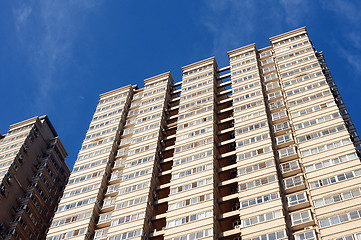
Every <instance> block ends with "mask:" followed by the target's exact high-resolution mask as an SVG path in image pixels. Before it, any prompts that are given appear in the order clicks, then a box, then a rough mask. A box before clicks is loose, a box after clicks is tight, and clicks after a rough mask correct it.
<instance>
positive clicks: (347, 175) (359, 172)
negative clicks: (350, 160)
mask: <svg viewBox="0 0 361 240" xmlns="http://www.w3.org/2000/svg"><path fill="white" fill-rule="evenodd" d="M360 175H361V169H357V170H354V171H351V172H347V173H342V174H339V175H337V176H334V177H328V178H324V179H321V180H317V181H314V182H310V188H311V189H314V188H319V187H322V186H327V185H330V184H334V183H337V182H341V181H344V180H348V179H351V178H354V177H356V176H360Z"/></svg>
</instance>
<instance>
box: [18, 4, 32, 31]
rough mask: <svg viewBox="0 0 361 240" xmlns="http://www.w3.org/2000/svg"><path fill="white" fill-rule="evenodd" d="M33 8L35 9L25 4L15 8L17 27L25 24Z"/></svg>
mask: <svg viewBox="0 0 361 240" xmlns="http://www.w3.org/2000/svg"><path fill="white" fill-rule="evenodd" d="M32 10H33V9H32V7H30V6H24V5H23V6H21V7H19V8H18V9H16V10H14V15H15V18H16V27H17V28H19V27H21V25H23V24H24V23H25V22H26V20H27V19H28V17H29V15H30V14H31V12H32Z"/></svg>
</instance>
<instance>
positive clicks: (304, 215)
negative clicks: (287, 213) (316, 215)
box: [291, 210, 312, 225]
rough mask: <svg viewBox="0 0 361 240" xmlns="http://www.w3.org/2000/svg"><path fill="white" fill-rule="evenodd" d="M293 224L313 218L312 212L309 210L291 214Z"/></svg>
mask: <svg viewBox="0 0 361 240" xmlns="http://www.w3.org/2000/svg"><path fill="white" fill-rule="evenodd" d="M291 220H292V225H297V224H301V223H304V222H308V221H311V220H312V217H311V212H310V211H309V210H307V211H303V212H299V213H295V214H291Z"/></svg>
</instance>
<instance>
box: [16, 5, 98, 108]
mask: <svg viewBox="0 0 361 240" xmlns="http://www.w3.org/2000/svg"><path fill="white" fill-rule="evenodd" d="M97 6H98V2H97V1H85V0H84V1H83V0H78V1H70V0H68V1H66V0H64V1H47V0H40V1H33V2H30V1H29V2H25V3H24V4H23V5H21V6H20V7H17V8H15V9H14V10H13V15H14V21H15V26H16V33H17V37H18V40H19V43H20V47H21V49H22V50H23V52H24V53H25V55H26V58H27V60H28V63H29V66H30V67H31V68H32V70H33V73H32V74H33V76H34V78H35V82H34V84H35V85H37V87H36V88H37V89H39V92H38V93H37V94H36V96H35V97H36V98H37V99H36V102H35V103H34V105H35V106H37V107H38V108H45V106H48V107H49V103H51V102H49V101H51V97H50V96H51V93H52V92H53V91H54V90H55V89H56V88H57V87H58V86H60V85H62V84H63V81H64V82H65V81H66V79H62V81H59V79H58V78H57V76H58V74H59V73H60V72H62V71H64V69H66V68H67V67H68V66H69V62H70V60H71V58H72V51H73V49H72V48H73V47H74V42H75V41H76V40H77V37H78V32H79V30H81V29H82V28H83V27H84V25H85V20H86V17H87V15H89V13H90V12H92V11H93V10H96V8H97ZM43 102H46V104H45V103H44V105H43ZM42 106H43V107H42ZM50 107H51V106H50ZM42 110H44V109H42Z"/></svg>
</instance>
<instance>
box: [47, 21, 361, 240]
mask: <svg viewBox="0 0 361 240" xmlns="http://www.w3.org/2000/svg"><path fill="white" fill-rule="evenodd" d="M270 43H271V44H270V46H269V47H266V48H263V49H257V48H256V46H255V45H254V44H251V45H248V46H244V47H241V48H239V49H236V50H233V51H230V52H228V55H229V59H230V63H229V66H226V67H223V68H218V66H217V63H216V60H215V58H209V59H206V60H203V61H200V62H197V63H194V64H191V65H188V66H185V67H183V68H182V70H183V77H182V81H180V82H177V83H174V82H173V79H172V76H171V74H170V73H164V74H161V75H158V76H155V77H152V78H149V79H146V80H145V81H144V87H143V88H141V89H139V88H138V87H137V86H131V85H129V86H126V87H122V88H119V89H116V90H113V91H110V92H107V93H104V94H102V95H100V99H99V103H98V106H97V108H96V111H95V113H94V116H93V118H92V121H91V123H90V126H89V129H88V132H87V134H86V137H85V139H84V141H83V144H82V147H81V150H80V152H79V155H78V158H77V161H76V163H75V165H74V169H73V172H72V174H71V176H70V180H69V183H68V184H67V186H66V188H65V191H64V195H63V197H62V199H61V201H60V204H59V208H58V210H57V212H56V214H55V217H54V219H53V222H52V225H51V228H50V230H49V232H48V235H47V240H58V239H97V240H100V239H108V240H120V239H153V240H161V239H166V240H194V239H201V238H202V239H203V238H204V239H224V240H228V239H236V240H238V239H242V240H248V239H252V240H275V239H296V240H301V239H308V240H311V239H340V240H341V239H355V240H356V239H357V240H359V239H361V228H360V227H359V226H361V192H360V191H361V189H360V186H361V185H360V183H361V164H360V153H359V149H360V139H359V137H358V136H357V134H356V131H355V128H354V126H353V124H352V122H351V120H350V118H349V115H348V113H347V111H346V108H345V106H344V104H343V102H342V99H341V97H340V95H339V93H338V90H337V87H336V86H335V84H334V81H333V79H332V76H331V75H330V72H329V70H328V68H327V65H326V63H325V60H324V57H323V54H322V52H317V51H315V49H314V47H313V46H312V43H311V41H310V40H309V38H308V34H307V31H306V29H305V28H300V29H296V30H294V31H291V32H287V33H284V34H281V35H279V36H276V37H273V38H271V39H270Z"/></svg>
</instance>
